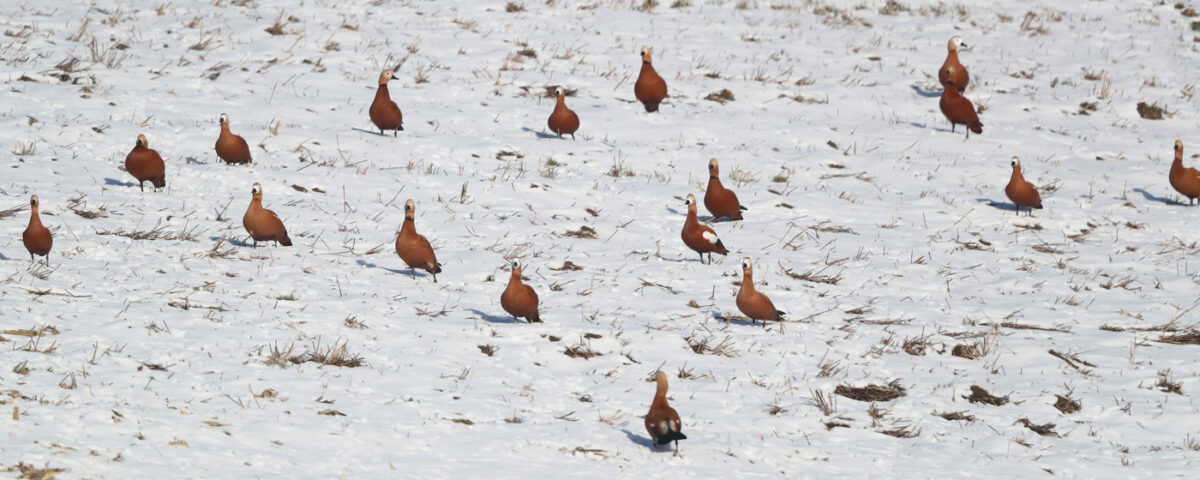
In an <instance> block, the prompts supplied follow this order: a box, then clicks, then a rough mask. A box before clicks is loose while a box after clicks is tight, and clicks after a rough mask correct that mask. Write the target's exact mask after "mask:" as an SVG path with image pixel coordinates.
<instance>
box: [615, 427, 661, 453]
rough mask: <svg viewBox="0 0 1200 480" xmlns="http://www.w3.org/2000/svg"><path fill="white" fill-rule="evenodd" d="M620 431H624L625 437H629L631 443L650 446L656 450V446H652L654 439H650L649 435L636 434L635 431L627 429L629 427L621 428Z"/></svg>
mask: <svg viewBox="0 0 1200 480" xmlns="http://www.w3.org/2000/svg"><path fill="white" fill-rule="evenodd" d="M621 433H624V434H625V437H627V438H629V441H631V442H633V443H636V444H638V445H641V446H643V447H650V448H651V449H653V450H658V449H657V448H655V447H654V441H653V440H651V439H650V438H649V437H643V436H641V435H638V434H636V433H633V432H631V431H629V429H621Z"/></svg>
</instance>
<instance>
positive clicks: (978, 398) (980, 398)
mask: <svg viewBox="0 0 1200 480" xmlns="http://www.w3.org/2000/svg"><path fill="white" fill-rule="evenodd" d="M963 398H965V399H967V401H968V402H971V403H982V404H984V405H992V406H995V407H999V406H1001V405H1004V404H1006V403H1008V395H1005V396H1003V397H997V396H995V395H992V394H990V393H988V391H987V390H984V389H983V387H980V386H979V385H971V394H970V395H964V396H963Z"/></svg>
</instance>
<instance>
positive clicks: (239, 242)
mask: <svg viewBox="0 0 1200 480" xmlns="http://www.w3.org/2000/svg"><path fill="white" fill-rule="evenodd" d="M208 239H209V240H213V241H216V240H221V239H224V240H225V241H226V242H228V243H229V244H230V245H233V246H235V247H250V248H254V244H252V243H247V242H246V241H245V240H242V239H239V238H233V237H208Z"/></svg>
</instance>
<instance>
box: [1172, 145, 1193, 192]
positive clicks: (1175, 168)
mask: <svg viewBox="0 0 1200 480" xmlns="http://www.w3.org/2000/svg"><path fill="white" fill-rule="evenodd" d="M1170 179H1171V186H1172V187H1175V190H1176V191H1178V192H1179V193H1182V194H1183V196H1185V197H1187V198H1188V205H1191V204H1192V202H1193V201H1194V200H1196V198H1197V197H1200V171H1196V169H1195V168H1190V167H1184V166H1183V142H1181V141H1179V140H1176V141H1175V161H1174V162H1171V174H1170Z"/></svg>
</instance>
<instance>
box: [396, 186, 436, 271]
mask: <svg viewBox="0 0 1200 480" xmlns="http://www.w3.org/2000/svg"><path fill="white" fill-rule="evenodd" d="M416 210H417V209H416V206H414V204H413V201H412V199H409V200H408V201H406V202H404V225H403V226H401V227H400V234H399V235H396V255H399V256H400V259H401V260H403V261H404V263H405V264H406V265H408V268H409V269H411V270H416V269H418V268H420V269H422V270H425V271H426V272H429V274H430V275H432V276H433V283H437V274H439V273H442V264H440V263H438V261H437V256H436V255H434V254H433V246H432V245H430V244H429V240H426V239H425V236H424V235H421V234H419V233H417V226H416V221H415V217H416V213H417V212H416Z"/></svg>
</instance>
